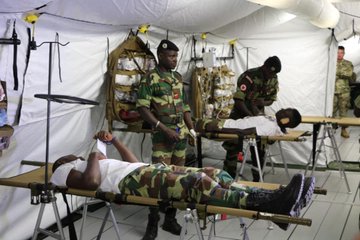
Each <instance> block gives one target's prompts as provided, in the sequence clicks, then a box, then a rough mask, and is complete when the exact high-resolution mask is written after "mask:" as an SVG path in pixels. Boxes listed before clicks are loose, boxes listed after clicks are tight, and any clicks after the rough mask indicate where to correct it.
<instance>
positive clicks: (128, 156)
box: [95, 131, 139, 163]
mask: <svg viewBox="0 0 360 240" xmlns="http://www.w3.org/2000/svg"><path fill="white" fill-rule="evenodd" d="M97 138H98V139H100V140H101V141H104V142H111V143H112V144H113V145H114V147H115V148H116V150H118V152H119V154H120V156H121V158H122V159H123V160H124V161H126V162H131V163H134V162H139V161H138V159H137V157H136V156H135V155H134V154H133V153H132V152H131V151H130V149H128V148H127V147H126V146H125V145H124V144H123V143H122V142H121V141H120V140H119V139H117V138H115V137H113V135H112V134H111V133H109V132H106V131H100V132H98V133H97V134H96V135H95V139H97Z"/></svg>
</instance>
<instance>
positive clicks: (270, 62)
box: [264, 56, 281, 73]
mask: <svg viewBox="0 0 360 240" xmlns="http://www.w3.org/2000/svg"><path fill="white" fill-rule="evenodd" d="M264 65H265V66H266V67H267V68H268V69H269V70H270V71H272V72H275V73H278V72H280V71H281V62H280V59H279V58H278V57H277V56H272V57H269V58H268V59H266V60H265V62H264Z"/></svg>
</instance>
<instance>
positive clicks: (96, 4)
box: [0, 0, 359, 38]
mask: <svg viewBox="0 0 360 240" xmlns="http://www.w3.org/2000/svg"><path fill="white" fill-rule="evenodd" d="M253 2H265V3H271V2H275V3H276V4H275V5H274V6H271V4H270V5H269V4H267V5H268V6H271V7H266V6H263V5H264V4H263V5H259V4H256V3H253ZM330 2H336V3H334V5H335V6H336V8H338V9H342V10H344V11H350V12H352V11H356V10H355V9H358V8H351V7H353V5H359V2H355V1H354V2H352V1H341V2H340V0H335V1H328V0H321V1H319V0H301V1H294V0H291V1H280V0H279V1H262V0H249V1H246V0H227V1H226V2H224V1H217V0H197V1H194V0H182V1H170V0H152V1H149V0H102V1H98V0H86V1H85V0H57V1H49V0H38V1H19V2H14V1H13V0H3V1H2V4H1V6H0V12H1V13H18V14H21V13H24V12H28V11H31V10H33V9H35V8H38V7H40V6H43V5H46V6H44V7H43V8H41V9H40V10H38V11H39V12H45V13H47V14H51V15H56V16H60V17H64V18H69V19H75V20H79V21H86V22H92V23H98V24H107V25H115V26H124V27H136V26H138V25H140V24H150V25H152V26H156V27H158V28H162V29H168V30H170V31H173V32H178V33H199V32H214V33H216V34H218V35H219V36H221V37H227V38H233V37H239V36H240V37H241V36H246V35H248V29H249V30H251V31H250V33H256V32H260V31H262V30H263V29H264V28H271V27H272V26H277V25H279V24H282V23H285V22H286V21H289V20H291V19H293V18H294V17H295V16H293V15H291V14H290V13H295V14H297V16H299V17H301V18H303V19H306V20H309V21H310V22H312V23H314V24H315V23H316V20H314V18H316V17H317V15H319V14H320V13H321V14H320V15H321V16H318V17H319V18H323V17H324V16H325V17H328V16H327V14H324V11H323V10H324V6H330V10H331V11H330V13H332V11H333V10H334V9H335V8H334V7H333V5H332V3H330ZM281 3H284V4H285V5H286V6H280V4H281ZM289 3H294V4H292V5H291V6H289ZM321 3H323V4H321ZM309 7H310V8H311V11H308V10H309V9H308V8H309ZM344 8H345V9H344ZM278 9H282V10H283V11H281V10H278ZM315 9H317V10H315ZM352 9H353V10H352ZM335 10H336V9H335ZM354 14H356V13H354ZM330 15H332V14H330ZM341 17H342V16H341ZM335 18H336V16H335ZM345 24H347V22H345ZM249 25H250V28H249ZM255 25H256V26H257V27H254V26H255ZM315 25H316V24H315ZM246 26H248V27H246Z"/></svg>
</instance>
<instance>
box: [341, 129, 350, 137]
mask: <svg viewBox="0 0 360 240" xmlns="http://www.w3.org/2000/svg"><path fill="white" fill-rule="evenodd" d="M341 136H342V137H343V138H349V137H350V135H349V133H348V132H347V131H346V128H344V127H343V128H341Z"/></svg>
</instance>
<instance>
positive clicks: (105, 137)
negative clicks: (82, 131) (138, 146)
mask: <svg viewBox="0 0 360 240" xmlns="http://www.w3.org/2000/svg"><path fill="white" fill-rule="evenodd" d="M94 138H95V139H99V140H100V141H103V142H111V140H112V139H113V136H112V134H111V133H109V132H107V131H100V132H98V133H96V134H95V136H94Z"/></svg>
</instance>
